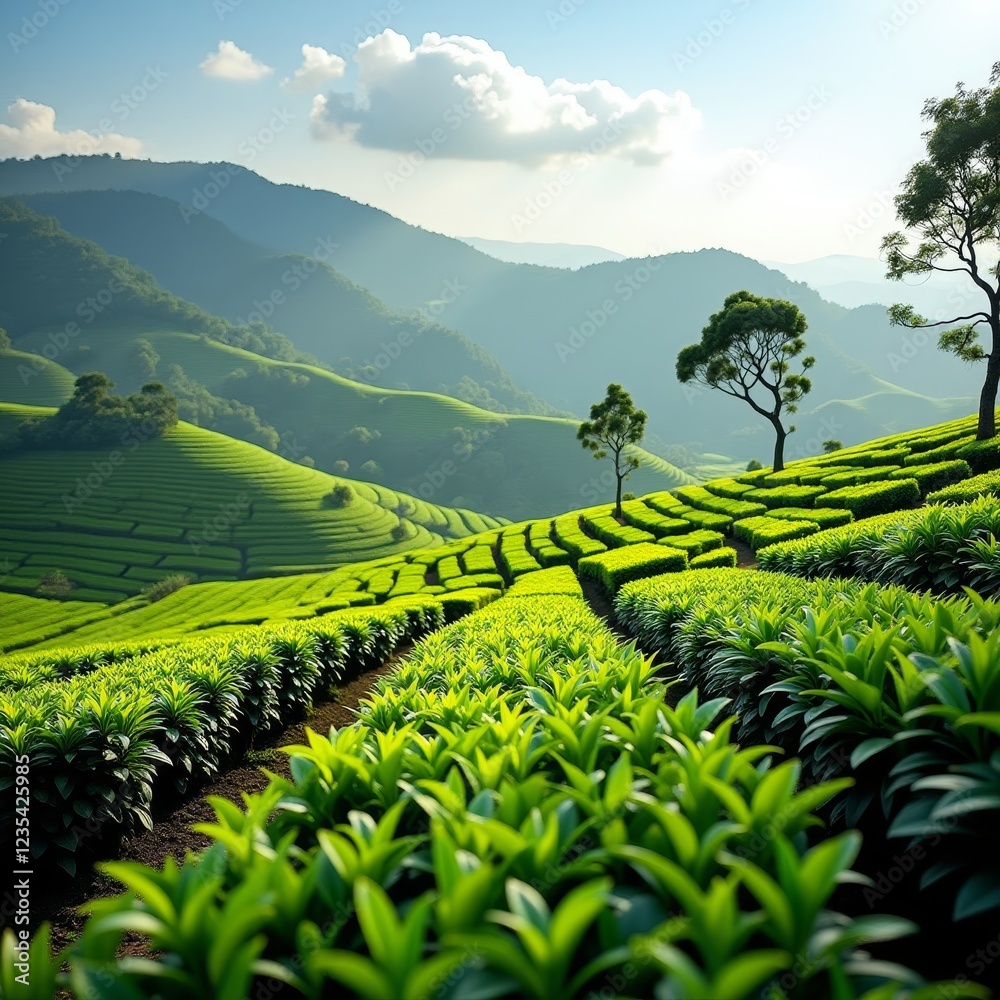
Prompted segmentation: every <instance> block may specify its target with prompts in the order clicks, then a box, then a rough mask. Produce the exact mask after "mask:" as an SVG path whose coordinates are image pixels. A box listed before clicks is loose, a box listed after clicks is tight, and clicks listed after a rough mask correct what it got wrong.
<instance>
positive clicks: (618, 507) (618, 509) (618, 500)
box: [615, 469, 625, 520]
mask: <svg viewBox="0 0 1000 1000" xmlns="http://www.w3.org/2000/svg"><path fill="white" fill-rule="evenodd" d="M615 476H616V477H617V479H618V490H617V492H616V493H615V517H617V518H618V519H619V520H621V516H622V480H623V479H624V478H625V477H624V476H622V475H619V473H618V471H617V469H616V470H615Z"/></svg>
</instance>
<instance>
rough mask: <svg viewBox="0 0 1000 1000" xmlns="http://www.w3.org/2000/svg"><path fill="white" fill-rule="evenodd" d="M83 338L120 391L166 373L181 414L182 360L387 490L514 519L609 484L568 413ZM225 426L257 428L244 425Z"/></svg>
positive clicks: (104, 335) (127, 329)
mask: <svg viewBox="0 0 1000 1000" xmlns="http://www.w3.org/2000/svg"><path fill="white" fill-rule="evenodd" d="M79 341H80V343H79V345H78V347H84V346H85V347H86V350H85V351H84V352H83V353H79V354H75V355H70V356H66V361H67V363H68V364H69V363H72V364H73V365H74V366H75V367H76V368H79V369H80V371H83V370H95V369H96V370H100V371H104V372H107V373H108V374H109V375H110V376H111V377H112V378H113V379H114V380H115V381H116V383H117V384H118V386H119V388H120V389H122V390H125V391H129V390H131V389H134V388H138V386H139V384H140V382H141V381H145V380H147V379H148V378H150V377H156V378H159V379H161V380H162V381H165V382H166V383H167V384H168V385H169V386H170V387H171V388H172V389H173V390H174V391H175V392H177V393H178V395H179V396H180V397H181V400H182V403H181V405H182V415H184V409H183V407H184V405H185V404H184V402H183V399H184V383H183V382H179V381H178V369H181V370H182V371H183V377H184V378H186V379H190V380H193V381H194V382H196V383H198V385H200V386H203V387H205V388H206V389H207V390H208V391H209V392H210V393H212V394H213V395H214V396H216V397H219V398H220V399H237V400H239V401H240V402H242V403H245V404H249V405H251V406H253V408H254V410H255V411H256V413H257V414H258V416H259V417H260V418H261V420H262V421H263V422H264V423H265V424H267V425H268V426H270V427H274V428H276V429H277V430H278V432H280V435H281V438H282V445H283V446H285V447H286V448H288V447H290V448H293V449H294V450H295V452H296V453H297V454H298V455H299V456H302V455H308V456H309V457H310V458H312V459H313V460H314V461H315V462H316V465H317V467H318V468H321V469H324V470H325V471H327V472H336V471H337V469H338V468H343V466H338V465H337V463H340V462H346V463H347V464H348V467H349V471H348V474H349V475H351V476H352V477H357V478H362V479H370V478H372V476H371V475H366V474H365V473H364V472H362V471H360V470H361V466H363V465H365V463H367V462H374V463H376V465H377V466H378V479H379V481H380V482H384V483H385V484H386V485H388V486H390V487H391V488H392V489H398V490H401V491H403V492H407V493H412V494H415V495H417V496H422V497H425V498H427V499H430V500H433V501H434V502H436V503H442V504H450V505H457V506H463V507H471V508H473V509H475V510H481V511H485V512H488V513H490V514H493V515H494V516H500V517H506V518H510V519H512V520H520V519H523V518H528V517H538V516H541V515H542V514H546V513H550V512H552V511H557V510H565V509H567V508H570V507H576V506H580V505H581V503H584V502H586V501H587V500H588V499H591V500H596V499H597V497H598V496H599V495H602V494H603V493H604V492H605V491H606V484H604V486H601V485H600V484H599V483H598V482H596V481H597V480H599V477H600V475H601V474H602V473H603V472H604V468H603V467H601V466H598V465H597V464H596V463H595V462H594V460H593V458H592V457H591V456H590V455H589V454H588V453H586V452H584V451H583V449H581V448H580V446H579V444H578V443H577V442H576V428H577V423H576V422H574V421H571V420H565V419H559V418H552V417H536V416H527V415H509V414H503V415H502V414H498V413H494V412H493V411H491V410H486V409H482V408H480V407H478V406H473V405H471V404H469V403H463V402H460V401H459V400H456V399H453V398H451V397H449V396H442V395H439V394H436V393H431V392H410V391H404V390H394V389H383V388H378V387H376V386H373V385H369V384H366V383H363V382H357V381H353V380H351V379H347V378H343V377H342V376H340V375H337V374H335V373H333V372H331V371H327V370H325V369H322V368H316V367H314V366H311V365H305V364H297V363H292V362H283V361H277V360H273V359H270V358H264V357H261V356H260V355H258V354H253V353H251V352H249V351H246V350H242V349H240V348H237V347H230V346H228V345H226V344H223V343H220V342H218V341H214V340H210V339H207V338H204V337H200V336H197V335H195V334H191V333H185V332H182V331H177V330H162V329H137V328H136V327H135V326H131V325H127V326H110V327H98V326H96V325H95V327H94V328H92V329H89V330H87V331H85V332H84V333H82V334H81V335H80V338H79ZM138 341H141V342H142V343H144V344H148V345H151V349H152V351H153V352H155V356H156V358H157V362H156V366H155V369H154V370H152V371H150V370H148V369H146V370H144V372H143V374H142V375H141V376H139V375H137V374H136V372H135V360H134V359H135V356H136V349H137V342H138ZM47 343H48V332H47V331H37V332H36V333H34V334H31V335H29V336H25V337H22V338H20V340H19V344H21V345H22V346H23V347H25V348H26V349H27V350H34V351H41V350H43V349H44V348H45V346H46V344H47ZM0 372H2V368H0ZM38 385H39V387H41V382H39V383H38ZM27 389H28V390H30V386H28V387H27ZM203 419H204V418H203ZM225 430H226V432H227V433H233V434H235V435H237V436H239V435H240V434H241V433H242V434H246V433H248V432H251V433H252V429H251V428H250V427H249V426H244V427H242V428H241V427H230V426H228V425H227V426H226V427H225ZM278 436H279V435H278V434H275V438H278ZM279 447H281V445H279ZM635 453H636V455H637V456H638V457H639V458H640V460H641V462H642V466H641V467H640V469H638V470H637V471H636V472H635V473H633V475H632V478H631V479H630V480H629V489H631V490H633V492H637V493H638V492H650V491H652V490H662V489H669V488H670V487H672V486H677V485H681V484H684V483H693V482H696V481H697V479H696V477H695V476H694V475H691V474H690V473H688V472H686V471H684V470H682V469H680V468H678V467H677V466H675V465H672V464H670V463H669V462H666V461H665V460H663V459H661V458H659V457H657V456H655V455H653V454H651V453H650V452H648V451H645V450H643V449H641V448H637V449H636V450H635Z"/></svg>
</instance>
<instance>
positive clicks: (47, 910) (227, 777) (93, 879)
mask: <svg viewBox="0 0 1000 1000" xmlns="http://www.w3.org/2000/svg"><path fill="white" fill-rule="evenodd" d="M412 648H413V647H412V645H408V646H405V647H403V648H401V649H400V650H399V651H398V652H397V653H396V654H395V655H394V656H393V657H392V658H391V659H390V660H389V661H388V662H386V663H385V664H383V665H382V666H381V667H377V668H376V669H374V670H370V671H368V672H367V673H365V674H362V675H361V676H360V677H357V678H355V680H353V681H351V682H350V683H348V684H345V685H344V686H343V687H340V688H338V689H337V691H336V693H335V696H334V697H333V698H332V699H331V700H329V701H325V702H321V703H319V704H317V705H316V706H315V710H314V711H313V712H312V714H311V715H310V716H309V718H307V719H304V720H301V721H298V722H292V723H290V724H289V725H287V726H285V727H284V728H283V729H281V730H278V731H275V732H272V733H271V734H269V735H268V736H267V738H266V739H265V740H263V741H262V742H261V744H260V745H259V746H258V747H257V748H256V751H257V753H260V752H261V751H268V750H275V748H277V747H282V746H287V745H289V744H295V743H305V741H306V733H305V731H306V727H307V726H308V727H309V728H310V729H313V730H315V731H316V732H320V733H326V732H328V731H329V729H330V727H331V726H337V727H338V728H340V727H342V726H348V725H350V724H351V723H353V722H354V721H355V720H356V716H355V715H354V712H353V711H352V710H353V709H356V708H357V706H358V704H359V703H360V701H361V699H362V698H364V696H365V695H366V694H367V693H368V692H369V691H370V690H371V689H372V688H373V687H374V686H375V684H376V683H377V682H378V680H379V678H381V677H384V676H385V675H386V674H388V673H390V672H391V671H392V670H394V669H395V667H396V666H397V665H398V663H399V661H400V660H401V659H402V658H403V657H405V656H406V655H407V654H409V652H410V651H411V650H412ZM262 767H266V768H267V769H268V770H269V771H273V772H274V773H275V774H280V775H283V776H284V777H289V776H290V772H289V770H288V757H287V756H286V755H285V754H283V753H280V752H275V753H274V757H273V759H269V760H267V761H266V762H265V763H264V764H263V765H261V766H258V765H257V764H250V763H248V762H247V760H246V758H245V757H243V758H242V759H238V760H234V761H233V762H232V766H231V767H230V768H229V769H228V770H225V771H223V772H222V773H221V774H219V775H217V776H216V777H215V778H214V779H213V780H212V781H211V782H209V783H208V784H206V785H203V786H201V787H200V788H198V789H197V791H196V792H195V793H194V794H193V797H191V798H190V799H188V800H187V801H186V802H183V803H181V804H180V805H177V806H175V807H174V808H173V809H172V810H171V811H170V812H168V813H166V814H164V815H154V822H153V828H152V830H149V831H147V832H145V833H143V834H141V835H140V836H138V837H136V838H135V839H134V840H132V841H129V842H128V843H127V844H126V845H125V846H124V847H123V849H122V850H121V851H119V852H117V854H115V855H113V856H105V857H102V858H98V859H95V861H93V862H90V863H88V864H87V865H86V867H85V868H81V871H80V872H79V874H78V875H77V877H76V878H74V879H71V880H69V879H68V880H67V881H66V883H65V885H63V886H62V887H60V889H59V890H50V891H48V892H46V893H44V894H40V896H39V898H37V899H35V900H32V903H33V905H32V919H33V922H35V921H37V922H40V921H42V920H48V921H50V922H51V924H52V944H53V947H54V948H56V949H57V950H58V949H61V948H62V947H64V946H65V945H66V944H68V943H70V942H71V941H72V940H73V939H74V938H75V937H76V936H77V935H78V934H79V933H80V931H81V930H82V928H83V925H84V923H85V916H84V915H82V914H80V913H78V912H77V907H80V906H82V905H83V904H85V903H86V902H88V901H89V900H92V899H99V898H101V897H104V896H113V895H116V894H117V893H119V892H121V886H120V885H119V884H118V883H117V882H116V881H115V880H114V879H111V878H109V877H108V876H106V875H102V874H100V873H99V872H97V871H96V870H95V869H94V867H93V865H94V864H96V863H97V862H99V861H109V860H112V859H114V860H125V861H138V862H141V863H142V864H145V865H150V866H152V867H154V868H161V867H162V866H163V862H164V861H165V860H166V858H167V857H168V856H170V855H172V856H173V857H174V858H176V859H177V860H179V861H180V860H183V858H184V856H185V854H186V853H187V852H188V851H201V850H204V849H205V848H207V847H208V846H210V844H211V841H210V839H209V838H208V837H206V836H205V835H204V834H200V833H195V832H194V831H192V829H191V826H192V824H194V823H205V822H214V820H215V813H214V812H213V811H212V808H211V806H209V804H208V803H207V802H206V801H205V797H206V796H208V795H219V796H222V797H223V798H227V799H230V800H231V801H233V802H236V803H237V804H239V805H242V799H241V797H240V796H241V793H242V792H250V793H254V792H260V791H263V789H264V788H265V787H266V786H267V782H268V779H267V776H266V775H265V774H264V772H263V770H262ZM154 813H155V811H154ZM125 945H126V948H125V950H126V952H127V953H130V954H142V953H145V939H144V938H141V937H139V936H138V935H134V936H130V937H129V938H126V941H125Z"/></svg>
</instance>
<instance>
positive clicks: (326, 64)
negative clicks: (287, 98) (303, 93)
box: [281, 45, 347, 90]
mask: <svg viewBox="0 0 1000 1000" xmlns="http://www.w3.org/2000/svg"><path fill="white" fill-rule="evenodd" d="M346 69H347V63H346V62H345V61H344V60H343V59H342V58H341V57H340V56H338V55H334V54H333V53H331V52H327V51H326V49H324V48H323V47H322V46H320V45H303V46H302V65H301V66H300V67H299V68H298V69H297V70H296V71H295V76H293V77H291V78H289V77H285V79H284V80H282V81H281V85H282V87H286V88H287V89H288V90H319V89H320V87H322V86H323V84H324V83H326V82H327V81H328V80H337V79H339V78H340V77H342V76H343V75H344V70H346Z"/></svg>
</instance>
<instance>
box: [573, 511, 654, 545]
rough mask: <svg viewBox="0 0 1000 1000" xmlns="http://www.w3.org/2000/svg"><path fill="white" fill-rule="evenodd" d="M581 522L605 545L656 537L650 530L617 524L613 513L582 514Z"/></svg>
mask: <svg viewBox="0 0 1000 1000" xmlns="http://www.w3.org/2000/svg"><path fill="white" fill-rule="evenodd" d="M583 524H584V526H585V527H587V528H589V529H590V532H591V533H592V534H593V535H594V537H595V538H597V539H598V540H599V541H601V542H603V543H604V544H605V545H607V546H617V545H635V544H637V543H639V542H651V541H653V540H654V538H655V537H656V536H655V535H654V534H653V532H652V531H643V530H642V529H641V528H636V527H634V526H633V525H631V524H619V523H618V521H617V520H616V519H615V517H614V515H613V514H610V513H594V514H584V515H583Z"/></svg>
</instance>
